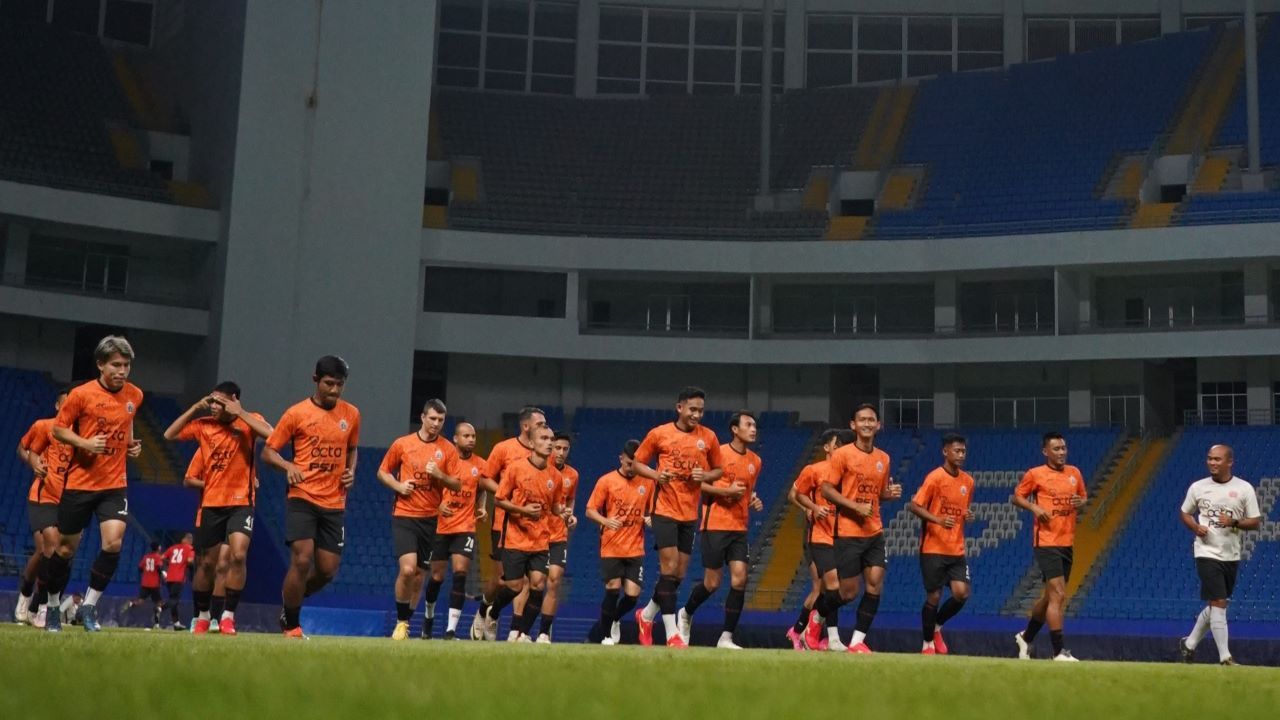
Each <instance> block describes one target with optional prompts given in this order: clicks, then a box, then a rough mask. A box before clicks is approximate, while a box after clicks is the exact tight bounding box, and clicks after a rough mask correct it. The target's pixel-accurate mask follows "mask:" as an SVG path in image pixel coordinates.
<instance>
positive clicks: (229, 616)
mask: <svg viewBox="0 0 1280 720" xmlns="http://www.w3.org/2000/svg"><path fill="white" fill-rule="evenodd" d="M222 619H223V620H230V621H231V622H235V621H236V614H235V613H234V612H231V611H230V610H223V611H222Z"/></svg>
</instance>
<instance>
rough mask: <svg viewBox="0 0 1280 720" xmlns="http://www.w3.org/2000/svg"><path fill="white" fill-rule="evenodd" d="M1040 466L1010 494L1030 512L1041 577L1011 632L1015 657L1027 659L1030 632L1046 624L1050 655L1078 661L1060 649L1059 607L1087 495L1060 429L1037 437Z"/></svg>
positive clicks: (1063, 599) (1063, 602)
mask: <svg viewBox="0 0 1280 720" xmlns="http://www.w3.org/2000/svg"><path fill="white" fill-rule="evenodd" d="M1040 451H1041V453H1043V454H1044V464H1043V465H1041V466H1039V467H1033V468H1031V469H1030V470H1028V471H1027V472H1026V474H1025V475H1023V476H1022V482H1020V483H1018V487H1017V489H1015V490H1014V492H1013V504H1014V505H1017V506H1018V507H1020V508H1022V509H1023V510H1026V511H1028V512H1030V513H1031V514H1032V515H1033V516H1035V531H1034V534H1033V535H1032V542H1033V543H1034V546H1035V559H1036V565H1038V566H1039V567H1040V574H1041V575H1042V576H1043V577H1044V590H1043V591H1042V592H1041V594H1040V599H1039V600H1037V601H1036V604H1035V606H1034V607H1032V608H1031V618H1030V619H1029V620H1027V629H1026V630H1024V631H1022V632H1020V633H1018V634H1017V635H1014V636H1013V641H1014V643H1015V644H1016V645H1017V646H1018V658H1019V659H1020V660H1030V659H1031V643H1032V642H1033V641H1034V640H1035V638H1036V633H1038V632H1040V628H1042V627H1044V625H1045V623H1046V622H1047V623H1048V625H1049V639H1050V641H1051V642H1052V643H1053V659H1054V660H1057V661H1060V662H1078V660H1077V659H1076V658H1075V657H1074V656H1072V654H1071V651H1070V650H1066V649H1064V648H1063V640H1062V611H1063V609H1064V608H1065V606H1066V600H1067V582H1069V581H1070V580H1071V560H1072V548H1073V546H1074V545H1075V537H1076V515H1077V514H1078V512H1079V509H1080V507H1081V506H1083V505H1084V504H1085V501H1086V500H1087V499H1088V495H1089V491H1088V489H1087V488H1085V485H1084V476H1083V475H1081V474H1080V470H1079V469H1078V468H1076V467H1075V466H1073V465H1068V464H1067V441H1066V439H1065V438H1063V437H1062V434H1061V433H1056V432H1049V433H1045V434H1044V437H1043V438H1041V440H1040Z"/></svg>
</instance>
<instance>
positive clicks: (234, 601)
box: [224, 588, 243, 613]
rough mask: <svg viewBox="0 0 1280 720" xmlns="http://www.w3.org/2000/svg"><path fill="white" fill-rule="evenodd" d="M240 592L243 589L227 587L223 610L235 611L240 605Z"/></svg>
mask: <svg viewBox="0 0 1280 720" xmlns="http://www.w3.org/2000/svg"><path fill="white" fill-rule="evenodd" d="M241 592H243V591H241V590H232V589H231V588H227V597H226V605H225V607H224V610H225V611H226V612H229V613H234V612H235V611H236V608H238V607H240V593H241Z"/></svg>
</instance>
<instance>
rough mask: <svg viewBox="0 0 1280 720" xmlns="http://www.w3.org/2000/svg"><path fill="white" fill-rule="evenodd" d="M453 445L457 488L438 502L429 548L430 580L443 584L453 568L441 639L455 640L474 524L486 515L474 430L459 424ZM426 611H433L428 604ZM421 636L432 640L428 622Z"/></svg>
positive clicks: (481, 465) (473, 550) (473, 548)
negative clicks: (435, 521) (434, 532)
mask: <svg viewBox="0 0 1280 720" xmlns="http://www.w3.org/2000/svg"><path fill="white" fill-rule="evenodd" d="M453 444H454V447H456V448H457V449H458V482H459V484H460V486H461V487H460V488H459V489H458V490H451V489H449V488H447V487H446V488H444V491H443V494H442V497H441V500H440V523H439V525H437V526H436V540H435V545H434V547H432V549H431V579H432V581H433V582H435V583H436V584H437V585H439V584H442V583H443V582H444V573H445V569H446V567H449V566H452V568H451V569H452V573H453V578H452V583H453V584H452V585H451V586H450V589H449V619H448V623H447V624H446V625H445V631H444V639H445V640H456V639H457V634H458V620H459V618H461V617H462V607H463V605H465V604H466V601H467V574H468V573H469V572H470V571H471V561H472V559H473V558H474V557H475V554H476V521H477V520H480V519H482V518H483V517H484V516H485V509H484V503H483V502H481V495H480V477H481V476H482V475H483V474H484V468H485V459H484V458H482V457H480V456H479V455H477V454H476V428H475V426H474V425H472V424H471V423H469V422H460V423H458V425H457V427H455V428H454V431H453ZM427 609H428V612H431V611H432V610H433V608H432V607H431V606H430V605H428V606H427ZM422 637H424V638H429V637H431V623H429V622H424V623H423V624H422Z"/></svg>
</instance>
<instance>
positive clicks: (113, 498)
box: [58, 488, 129, 535]
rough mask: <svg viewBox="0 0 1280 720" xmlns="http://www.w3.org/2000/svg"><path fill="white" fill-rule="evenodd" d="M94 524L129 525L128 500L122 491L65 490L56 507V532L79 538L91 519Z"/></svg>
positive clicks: (121, 489) (122, 489) (119, 489)
mask: <svg viewBox="0 0 1280 720" xmlns="http://www.w3.org/2000/svg"><path fill="white" fill-rule="evenodd" d="M95 515H96V516H97V517H98V522H100V523H104V522H106V521H108V520H119V521H120V522H128V521H129V496H128V495H127V494H125V491H124V488H116V489H115V490H67V491H64V492H63V493H62V500H61V501H60V502H59V503H58V532H59V533H62V534H63V535H79V534H80V533H82V532H84V529H85V528H87V527H89V522H90V521H91V520H92V519H93V517H94V516H95Z"/></svg>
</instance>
